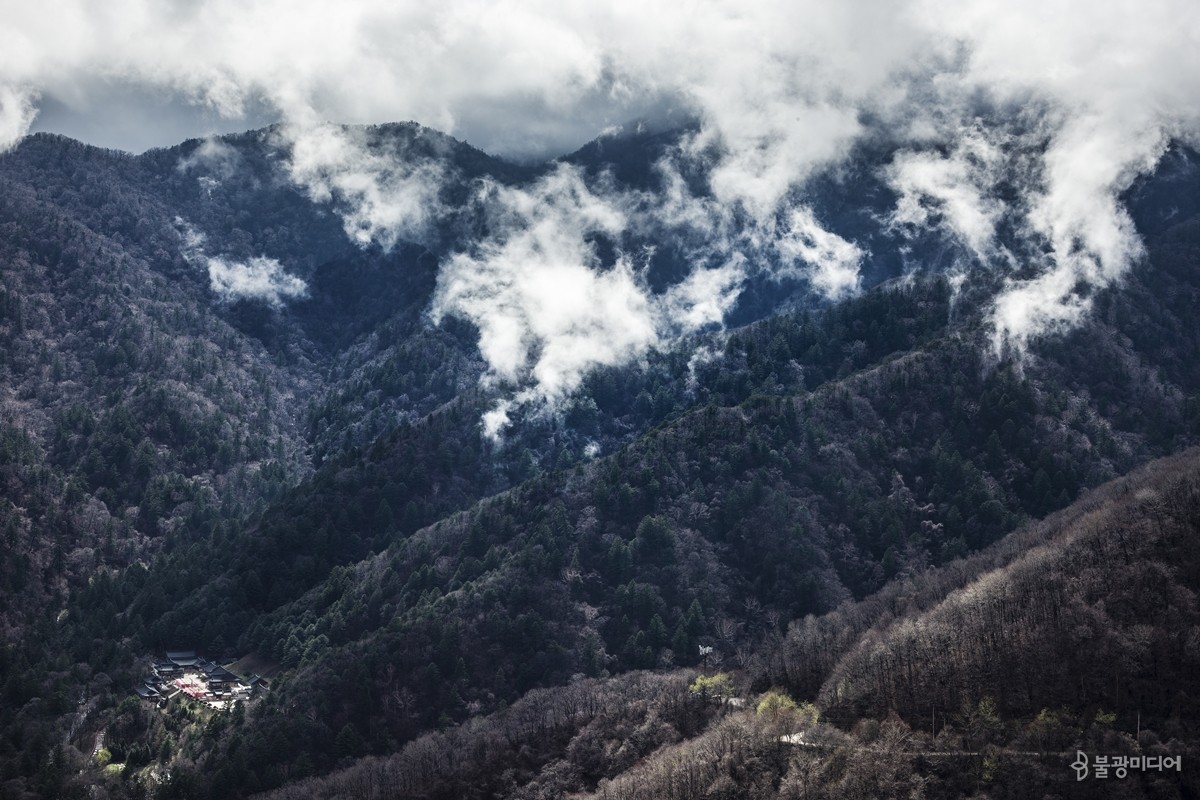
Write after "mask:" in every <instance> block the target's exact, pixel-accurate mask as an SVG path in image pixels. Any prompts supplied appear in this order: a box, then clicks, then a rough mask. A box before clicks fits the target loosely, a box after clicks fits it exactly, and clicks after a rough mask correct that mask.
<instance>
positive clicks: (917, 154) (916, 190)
mask: <svg viewBox="0 0 1200 800" xmlns="http://www.w3.org/2000/svg"><path fill="white" fill-rule="evenodd" d="M957 138H958V141H957V142H956V143H955V146H954V149H953V150H952V151H951V152H950V153H949V154H948V155H943V154H941V153H939V152H936V151H913V150H902V151H900V152H898V153H896V155H895V156H894V157H893V158H892V161H891V163H890V164H889V165H888V166H887V168H886V169H885V170H884V175H885V178H886V180H887V181H888V183H889V184H890V185H891V187H892V189H893V190H894V191H895V192H896V193H897V194H898V195H899V199H898V200H897V202H896V207H895V209H894V210H893V212H892V214H891V217H890V220H889V222H890V223H891V224H892V225H893V226H896V227H898V228H901V229H902V230H918V231H919V230H925V229H928V228H931V227H936V226H941V227H944V228H945V229H946V230H947V232H948V233H950V234H951V235H953V236H955V237H957V238H958V240H959V241H961V242H962V244H963V245H964V246H965V247H966V248H967V250H968V251H969V252H970V253H971V254H973V255H974V257H975V258H976V259H977V260H978V261H980V262H987V261H988V260H989V259H990V258H991V257H992V255H993V254H994V253H995V251H996V250H997V246H998V245H997V243H996V226H997V224H998V223H999V221H1000V218H1001V217H1002V216H1003V214H1004V209H1005V206H1004V203H1003V202H1002V201H1001V200H1000V199H999V197H997V184H998V183H999V182H1000V181H1001V180H1002V179H1003V177H1004V169H1003V167H1004V163H1003V159H1004V154H1003V153H1002V152H1000V149H999V148H998V147H997V146H996V145H994V144H993V143H992V142H990V141H988V139H987V137H986V135H985V134H984V132H983V131H982V130H981V129H980V128H978V127H976V128H973V129H969V130H967V131H964V132H962V133H960V134H959V135H958V137H957Z"/></svg>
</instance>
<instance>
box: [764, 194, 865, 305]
mask: <svg viewBox="0 0 1200 800" xmlns="http://www.w3.org/2000/svg"><path fill="white" fill-rule="evenodd" d="M775 247H776V249H777V250H778V251H779V254H780V255H781V256H782V257H783V259H784V267H783V271H784V273H785V274H786V273H792V274H799V275H804V276H805V277H807V278H808V279H809V280H810V281H811V282H812V285H813V287H814V288H816V289H817V291H819V292H820V293H821V294H823V295H825V297H827V298H829V299H831V300H837V299H840V298H843V297H847V296H849V295H852V294H854V293H855V292H857V291H858V288H859V265H860V264H861V263H862V260H863V256H864V253H863V251H862V249H861V248H859V247H858V245H856V244H854V243H853V242H848V241H846V240H845V239H843V238H842V237H840V236H838V235H837V234H836V233H830V232H829V231H827V230H825V229H824V228H822V227H821V225H820V223H818V222H817V219H816V217H814V216H813V213H812V210H811V209H808V208H804V207H796V208H793V209H792V210H791V211H790V212H789V213H788V215H787V217H786V219H785V223H784V224H782V225H781V227H780V229H779V233H778V236H777V238H776V239H775Z"/></svg>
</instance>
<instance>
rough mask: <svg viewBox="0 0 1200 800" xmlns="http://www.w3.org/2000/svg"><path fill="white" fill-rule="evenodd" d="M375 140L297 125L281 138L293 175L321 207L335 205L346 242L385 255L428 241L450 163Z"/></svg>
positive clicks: (399, 143) (397, 142) (400, 143)
mask: <svg viewBox="0 0 1200 800" xmlns="http://www.w3.org/2000/svg"><path fill="white" fill-rule="evenodd" d="M368 134H369V132H368V131H366V130H364V129H362V128H346V127H343V126H340V125H331V124H328V123H313V122H305V123H295V124H292V125H289V126H288V127H286V128H285V129H284V130H283V131H282V132H281V134H280V138H281V141H282V142H283V143H284V144H285V146H287V147H289V148H290V153H289V158H288V170H289V174H290V176H291V178H292V180H293V181H295V182H296V183H297V184H299V185H301V186H303V187H304V188H305V189H306V190H307V191H308V194H309V197H311V198H312V199H313V200H314V201H315V202H329V201H333V202H334V203H335V207H336V208H337V210H338V213H339V214H340V215H341V217H342V222H343V226H344V228H345V230H346V235H347V236H349V237H350V238H351V239H352V240H353V241H354V242H356V243H357V244H359V245H364V246H365V245H367V244H369V243H371V242H375V243H377V244H379V245H380V246H381V247H383V248H384V249H390V248H392V247H394V246H395V245H396V244H397V243H398V242H400V241H402V240H408V241H425V240H426V239H428V237H429V236H430V232H431V229H432V227H433V225H434V223H435V221H436V220H437V218H438V217H439V216H440V215H441V214H442V213H443V206H442V203H441V200H440V198H439V194H440V192H441V188H442V182H443V171H444V169H445V167H444V165H443V162H441V161H438V160H435V159H431V158H428V157H424V156H417V155H414V154H412V153H410V152H408V150H407V148H405V146H404V143H405V142H404V140H403V139H399V138H393V139H392V140H391V141H378V137H376V138H377V141H374V142H370V141H368Z"/></svg>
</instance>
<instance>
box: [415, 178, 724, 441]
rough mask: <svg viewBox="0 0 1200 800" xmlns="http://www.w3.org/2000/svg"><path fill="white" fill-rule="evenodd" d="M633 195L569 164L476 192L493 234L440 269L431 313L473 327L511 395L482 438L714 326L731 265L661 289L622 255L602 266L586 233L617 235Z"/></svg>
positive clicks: (494, 374) (493, 373)
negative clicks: (599, 373) (589, 379)
mask: <svg viewBox="0 0 1200 800" xmlns="http://www.w3.org/2000/svg"><path fill="white" fill-rule="evenodd" d="M643 199H644V198H640V197H639V196H637V195H635V194H631V193H623V192H616V191H612V192H608V193H605V192H603V191H599V190H596V191H594V190H593V188H591V187H589V186H588V185H587V183H586V182H585V181H584V179H583V175H582V173H581V171H580V170H579V169H577V168H575V167H572V166H570V165H567V164H560V165H559V166H558V167H557V169H555V170H554V171H553V172H551V173H549V174H548V175H546V176H545V177H543V178H542V179H540V180H538V181H537V182H536V183H535V184H533V185H532V186H531V187H529V188H527V189H519V188H511V187H505V186H500V185H496V184H493V183H486V184H484V186H483V187H482V189H481V190H480V193H479V196H478V197H477V198H476V203H477V205H478V206H479V208H480V209H481V213H483V214H484V215H485V217H486V218H487V223H488V228H489V229H490V230H491V231H492V234H491V236H490V237H489V238H487V239H486V240H484V241H482V242H479V243H477V244H476V245H475V246H474V247H473V248H472V250H471V251H470V252H460V253H457V254H455V255H454V256H452V257H451V258H450V259H449V260H448V261H447V263H446V264H445V265H444V266H443V267H442V270H441V272H440V274H439V276H438V285H437V290H436V293H435V295H434V299H433V305H432V317H433V320H434V322H435V323H437V322H440V320H441V319H442V318H443V317H445V316H447V315H454V316H458V317H462V318H464V319H468V320H470V321H471V322H473V323H474V324H475V325H476V326H478V328H479V332H480V343H479V347H480V351H481V353H482V355H483V357H484V360H485V361H486V362H487V365H488V370H489V371H488V381H489V382H490V383H492V384H493V385H495V386H502V387H507V388H508V389H509V390H510V392H511V398H510V399H507V400H504V401H502V402H500V403H499V404H498V405H497V406H496V407H495V408H494V409H493V410H492V411H490V412H489V413H488V414H487V415H486V416H485V417H484V429H485V433H486V434H487V435H489V436H490V437H493V438H495V437H497V436H498V435H499V433H500V432H501V431H502V430H503V428H504V427H505V426H506V425H507V424H508V423H509V418H510V412H511V411H512V410H513V409H514V408H515V406H516V405H518V404H524V403H532V404H534V405H535V406H539V407H545V406H551V407H553V406H555V405H557V404H558V403H559V402H561V401H562V400H563V399H565V398H566V397H568V396H569V395H570V394H571V393H572V392H574V391H575V390H576V389H577V388H578V386H579V385H580V383H581V382H582V380H583V378H584V376H585V375H586V374H587V372H588V371H589V370H591V369H593V368H595V367H599V366H612V365H619V364H624V363H628V362H630V361H634V360H637V359H639V358H641V357H643V356H644V355H645V354H646V353H647V352H649V350H650V349H652V348H654V347H657V346H659V345H660V344H661V343H662V342H663V341H664V340H666V339H667V338H668V337H670V336H674V335H679V334H683V333H688V332H692V331H695V330H699V329H701V328H704V327H706V326H709V325H719V324H720V323H721V321H722V319H723V318H724V315H725V313H726V312H727V311H728V309H729V307H730V306H731V305H732V303H733V302H734V300H735V299H736V296H737V285H738V284H739V283H740V281H741V280H742V277H743V272H742V267H741V264H740V262H739V261H737V260H733V261H730V262H728V263H726V264H723V265H722V266H720V267H716V268H700V269H697V270H695V271H693V272H692V273H691V274H689V275H688V277H687V278H686V279H684V280H683V281H682V282H680V283H678V284H676V285H675V286H672V287H671V288H669V289H668V290H667V291H665V292H663V293H661V294H655V293H653V292H652V291H651V290H650V289H649V287H648V286H647V285H646V283H645V281H644V280H643V278H642V276H641V275H640V270H639V269H638V267H637V265H636V264H635V262H634V261H633V260H632V259H631V258H630V257H629V256H628V255H627V254H625V253H618V255H617V257H616V259H615V261H614V262H613V263H610V264H605V263H602V262H601V258H600V256H599V254H598V251H597V247H596V244H595V241H596V238H597V237H601V236H602V237H608V238H609V239H611V240H619V239H620V237H621V236H622V235H623V234H625V233H626V231H627V230H629V229H630V227H631V218H633V217H635V216H637V214H636V213H635V212H636V211H637V209H638V203H639V202H640V201H642V200H643Z"/></svg>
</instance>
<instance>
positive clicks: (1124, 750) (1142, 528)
mask: <svg viewBox="0 0 1200 800" xmlns="http://www.w3.org/2000/svg"><path fill="white" fill-rule="evenodd" d="M1198 511H1200V452H1198V451H1197V450H1195V449H1192V450H1188V451H1185V452H1184V453H1182V454H1180V455H1178V456H1174V457H1170V458H1166V459H1162V460H1159V461H1155V462H1152V463H1151V464H1150V465H1148V466H1146V467H1143V468H1141V469H1139V470H1136V471H1135V472H1134V473H1133V474H1131V475H1129V476H1128V477H1125V478H1120V479H1117V480H1115V481H1111V482H1109V483H1106V484H1104V485H1102V486H1100V487H1098V488H1096V489H1094V490H1092V491H1090V492H1088V493H1087V494H1086V495H1085V496H1084V497H1083V498H1081V499H1080V500H1079V501H1077V502H1076V503H1074V504H1072V505H1071V506H1069V507H1068V508H1066V509H1064V510H1062V511H1059V512H1057V513H1055V514H1053V515H1051V516H1050V517H1047V518H1046V519H1044V520H1041V521H1039V522H1036V523H1033V524H1030V525H1027V526H1024V527H1022V528H1021V529H1019V530H1017V531H1014V532H1013V533H1011V534H1009V535H1007V536H1006V537H1004V538H1003V539H1001V540H1000V541H998V542H996V543H995V544H994V545H992V546H990V547H988V548H985V549H984V550H982V551H980V552H978V553H976V554H974V555H972V556H969V557H967V558H965V559H960V560H957V561H955V562H953V563H951V564H948V565H946V566H943V567H940V568H934V569H926V570H920V571H917V572H915V573H913V574H911V575H910V576H908V577H907V578H905V579H904V580H901V581H896V582H894V583H892V584H890V585H889V586H888V587H887V588H886V589H884V590H882V591H881V592H878V593H876V594H874V595H871V596H869V597H867V598H866V599H864V600H862V601H859V602H856V603H847V604H844V605H842V606H841V607H839V608H838V609H836V610H835V611H832V612H830V613H827V614H824V615H820V616H812V615H810V616H808V617H805V618H804V619H803V620H797V621H795V622H793V623H792V624H791V626H790V627H789V629H788V631H787V632H786V634H783V633H782V632H779V631H776V632H775V634H774V635H773V636H769V637H767V638H766V639H765V640H763V642H762V643H761V645H760V647H761V649H760V650H759V651H758V652H756V653H755V654H754V656H753V657H752V659H751V663H752V664H753V666H751V667H749V669H748V670H747V676H746V678H745V679H744V680H745V683H743V684H742V685H741V686H737V687H734V686H732V685H730V687H729V691H731V692H733V691H736V692H738V693H739V695H740V696H741V699H742V702H741V703H739V704H738V705H731V704H729V703H727V702H726V703H721V702H714V701H713V699H712V698H706V697H705V694H704V693H703V692H700V691H696V690H697V689H698V688H700V684H697V683H695V682H693V680H692V679H693V676H694V674H695V673H694V671H691V670H687V671H675V672H663V673H658V674H654V673H637V672H634V673H628V674H625V675H622V676H620V677H612V678H606V679H601V680H596V679H583V680H579V681H575V682H573V683H571V684H570V685H568V686H564V687H562V688H558V689H551V690H538V691H535V692H531V693H529V694H528V695H526V696H525V697H523V698H522V699H521V700H519V701H518V702H516V703H514V704H513V705H512V706H511V707H510V708H507V709H504V710H501V711H498V712H496V713H495V714H493V715H491V716H488V717H483V718H479V719H475V720H472V721H471V723H469V724H467V725H463V726H460V727H455V728H452V729H449V730H447V731H445V732H439V733H433V734H427V735H426V736H423V737H421V738H419V739H417V740H416V741H414V742H412V743H411V744H409V745H407V746H406V747H404V748H403V749H402V750H400V751H399V752H398V753H396V754H395V755H391V756H387V757H371V758H366V759H362V760H361V761H358V762H356V763H355V764H354V765H353V766H350V767H348V768H346V769H343V770H341V771H339V772H336V773H334V774H332V775H330V776H328V777H325V778H316V779H308V780H304V781H301V782H298V783H296V784H295V785H293V786H290V787H288V788H286V789H282V790H279V791H277V792H273V793H270V794H268V795H265V796H266V797H270V798H277V799H278V800H283V799H284V798H301V797H304V798H339V797H393V796H405V797H431V798H433V797H436V798H440V797H447V798H448V797H514V798H515V797H521V798H531V797H551V796H559V797H561V796H565V795H567V794H569V793H578V794H577V795H574V794H573V795H572V796H580V797H606V798H615V797H619V798H641V797H646V798H651V797H653V798H686V797H695V796H714V795H717V796H721V795H736V796H747V797H785V798H792V797H797V798H798V797H877V796H889V797H896V796H905V795H908V794H909V793H911V792H913V791H920V792H921V793H922V794H923V796H926V797H1028V796H1031V794H1032V793H1036V792H1046V791H1052V792H1053V793H1054V795H1055V796H1059V797H1094V796H1096V795H1095V792H1096V785H1095V784H1094V783H1091V784H1089V783H1083V784H1081V783H1080V782H1078V781H1077V780H1076V776H1075V773H1074V772H1073V771H1072V770H1070V769H1068V768H1065V766H1064V764H1065V760H1062V761H1061V763H1060V759H1059V758H1057V756H1058V755H1059V754H1061V753H1062V752H1064V751H1065V752H1068V753H1070V754H1071V755H1074V751H1075V750H1076V749H1080V748H1082V749H1086V750H1088V751H1103V752H1106V753H1112V754H1120V755H1122V757H1127V756H1130V755H1133V754H1135V753H1145V754H1147V755H1149V756H1151V757H1158V758H1161V757H1162V756H1163V755H1169V754H1172V753H1180V752H1181V750H1182V751H1183V761H1184V762H1186V761H1187V759H1188V758H1189V757H1195V756H1194V754H1195V753H1196V749H1197V748H1196V743H1195V738H1194V737H1195V730H1194V724H1195V723H1194V719H1195V710H1194V704H1195V703H1196V700H1197V694H1196V691H1197V689H1198V688H1200V686H1198V685H1197V682H1196V677H1195V676H1196V674H1197V672H1196V666H1197V658H1198V656H1200V652H1198V651H1197V649H1196V646H1195V645H1196V635H1197V630H1198V628H1197V621H1198V619H1200V617H1198V616H1197V613H1198V611H1200V609H1197V606H1196V601H1195V592H1194V589H1193V588H1192V587H1194V586H1195V585H1196V582H1197V580H1198V578H1200V574H1198V573H1197V566H1198V563H1197V558H1196V552H1197V548H1196V537H1197V536H1200V528H1197V522H1196V521H1197V519H1198V516H1197V512H1198ZM689 683H691V688H692V690H691V691H689V688H688V687H689ZM816 685H820V687H821V688H820V689H819V690H816V691H815V693H814V692H813V686H816ZM771 686H775V687H781V688H782V689H786V690H787V691H788V692H791V693H793V694H794V695H795V696H813V697H814V701H815V706H795V704H792V705H791V706H790V707H789V706H788V705H787V704H783V705H782V706H781V707H780V708H778V709H776V710H772V707H771V706H770V705H766V706H764V705H762V700H761V699H760V698H762V699H766V698H770V697H778V696H780V695H779V692H780V688H776V689H773V690H768V689H767V687H771ZM756 700H758V702H755V701H756ZM850 722H853V723H854V724H853V725H852V726H850V725H849V724H848V723H850ZM910 723H911V724H910ZM782 737H790V739H791V741H790V742H785V741H781V738H782ZM1181 739H1182V740H1183V741H1180V740H1181ZM1183 742H1187V744H1186V745H1185V744H1184V743H1183ZM1195 789H1196V787H1195V779H1194V777H1188V778H1185V780H1184V783H1183V785H1182V786H1180V787H1175V786H1174V785H1173V781H1171V780H1170V779H1165V778H1164V777H1163V776H1162V775H1161V774H1159V773H1156V772H1153V771H1151V772H1141V771H1140V770H1139V771H1133V772H1131V773H1130V776H1129V781H1128V783H1127V784H1126V785H1125V787H1124V790H1125V791H1126V792H1127V793H1129V794H1130V795H1132V796H1138V795H1141V794H1146V795H1149V796H1155V795H1158V794H1165V795H1167V796H1178V794H1180V793H1182V794H1183V796H1187V793H1188V792H1194V791H1195Z"/></svg>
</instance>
